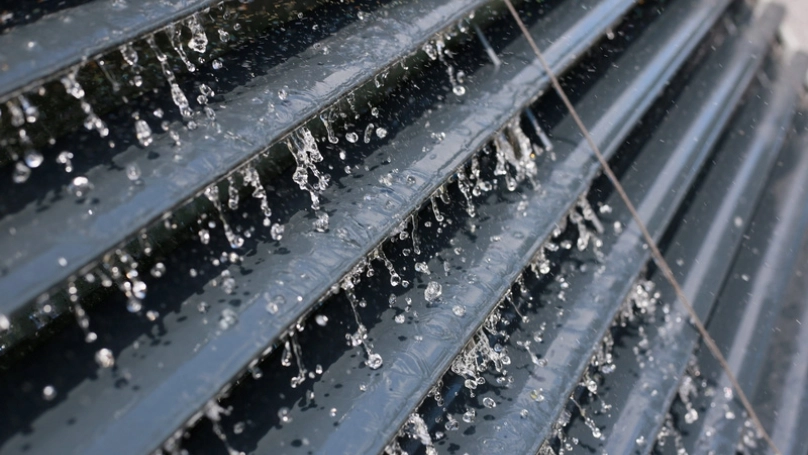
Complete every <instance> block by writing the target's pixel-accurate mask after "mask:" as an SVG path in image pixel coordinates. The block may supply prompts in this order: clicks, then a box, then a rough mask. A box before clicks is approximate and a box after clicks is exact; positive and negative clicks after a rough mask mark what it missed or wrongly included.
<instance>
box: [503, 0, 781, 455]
mask: <svg viewBox="0 0 808 455" xmlns="http://www.w3.org/2000/svg"><path fill="white" fill-rule="evenodd" d="M504 1H505V4H506V5H507V6H508V9H509V10H510V11H511V15H513V18H514V19H515V20H516V23H517V24H518V25H519V28H520V29H521V30H522V34H524V35H525V38H526V39H527V41H528V43H530V47H532V48H533V52H534V53H535V54H536V57H537V58H538V59H539V62H540V63H541V66H542V67H543V68H544V71H545V72H546V73H547V75H548V76H549V77H550V82H551V83H552V85H553V88H554V89H555V91H556V93H557V94H558V96H559V97H560V98H561V101H563V102H564V105H565V106H566V107H567V110H568V111H569V113H570V115H571V116H572V119H573V120H574V121H575V123H576V124H577V125H578V129H580V130H581V133H582V134H583V135H584V138H586V142H587V143H588V144H589V147H590V148H591V149H592V151H593V152H594V153H595V156H596V157H597V159H598V161H599V162H600V165H601V167H602V168H603V171H604V172H605V173H606V176H607V177H608V178H609V180H610V181H611V182H612V185H614V188H615V190H616V191H617V193H618V195H620V199H622V200H623V202H624V203H625V204H626V207H627V208H628V211H629V212H630V213H631V217H632V218H633V219H634V222H635V223H637V226H639V228H640V232H642V235H643V237H644V238H645V242H646V243H647V244H648V246H649V247H650V248H651V255H652V256H653V257H654V261H655V262H656V264H657V266H658V267H659V269H660V270H661V271H662V274H663V275H664V276H665V278H666V279H667V280H668V281H669V282H670V284H671V286H673V289H674V291H675V292H676V295H677V296H678V297H679V301H680V302H682V306H683V307H684V308H685V310H687V312H688V313H689V315H690V322H691V323H692V324H693V325H694V326H695V327H696V330H698V332H699V334H700V335H701V338H702V339H703V341H704V344H706V345H707V348H708V349H709V350H710V353H712V355H713V357H715V359H716V360H717V361H718V363H719V364H720V365H721V368H722V369H723V370H724V373H725V374H726V375H727V378H728V379H729V381H730V383H731V384H732V387H733V388H734V389H735V391H736V392H737V394H738V398H739V399H740V400H741V403H742V404H743V407H744V408H745V409H746V412H747V414H749V417H750V418H751V419H752V422H753V423H754V425H755V427H756V428H757V431H758V434H759V435H761V436H763V439H765V440H766V443H767V444H768V445H769V447H770V448H771V449H772V451H773V452H774V453H775V454H777V455H782V454H781V452H780V450H779V449H778V448H777V446H776V445H775V444H774V441H773V440H772V438H771V436H769V433H768V432H767V431H766V429H765V428H764V427H763V423H762V422H761V421H760V418H758V415H757V413H756V412H755V409H754V408H753V407H752V403H750V402H749V399H748V398H747V397H746V394H745V393H744V391H743V389H742V388H741V385H740V384H739V383H738V380H737V379H736V378H735V375H734V374H732V371H731V370H730V366H729V363H727V360H726V359H725V358H724V355H723V354H721V350H720V349H719V348H718V345H717V344H716V343H715V340H713V337H711V336H710V334H709V333H708V332H707V329H706V328H705V327H704V323H703V322H701V319H700V318H699V316H698V314H696V311H695V310H694V309H693V305H691V304H690V300H689V299H688V298H687V297H686V296H685V293H684V291H683V290H682V287H681V286H680V285H679V282H678V281H677V280H676V277H675V276H674V275H673V271H672V270H671V268H670V266H669V265H668V263H667V262H666V261H665V258H663V257H662V253H661V252H660V251H659V247H657V244H656V242H654V239H653V238H652V237H651V233H650V232H648V229H647V228H646V227H645V223H643V221H642V219H641V218H640V215H639V213H637V209H636V208H635V207H634V204H632V203H631V200H630V199H629V197H628V194H626V191H625V190H624V189H623V186H622V185H621V184H620V181H619V180H618V179H617V176H615V174H614V172H613V171H612V168H611V167H610V166H609V163H608V162H607V161H606V158H604V157H603V154H602V153H601V152H600V148H599V147H598V145H597V144H596V143H595V141H594V140H593V139H592V136H591V135H590V134H589V130H588V129H587V128H586V126H585V125H584V123H583V121H581V118H580V117H579V116H578V113H577V112H576V111H575V108H574V107H573V106H572V103H571V102H570V100H569V98H567V94H566V93H565V92H564V89H563V88H562V87H561V84H560V83H559V82H558V78H557V77H556V75H555V73H553V70H552V69H551V68H550V65H548V64H547V60H545V59H544V55H543V54H542V53H541V51H540V50H539V47H538V46H536V42H535V41H533V37H532V36H530V32H528V30H527V27H525V24H524V22H522V19H521V18H520V17H519V13H517V12H516V8H514V7H513V4H512V3H511V0H504Z"/></svg>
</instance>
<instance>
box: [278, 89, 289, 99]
mask: <svg viewBox="0 0 808 455" xmlns="http://www.w3.org/2000/svg"><path fill="white" fill-rule="evenodd" d="M278 98H279V99H280V100H281V101H285V100H286V99H287V98H289V92H287V91H286V89H283V88H282V89H280V90H278Z"/></svg>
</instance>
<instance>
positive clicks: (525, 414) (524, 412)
mask: <svg viewBox="0 0 808 455" xmlns="http://www.w3.org/2000/svg"><path fill="white" fill-rule="evenodd" d="M528 414H530V413H529V412H528V411H527V409H522V410H521V411H519V416H521V417H522V418H523V419H527V416H528Z"/></svg>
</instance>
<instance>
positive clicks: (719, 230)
mask: <svg viewBox="0 0 808 455" xmlns="http://www.w3.org/2000/svg"><path fill="white" fill-rule="evenodd" d="M792 69H793V70H795V71H797V70H798V69H797V68H792ZM803 72H804V68H803ZM783 79H785V80H786V81H787V82H784V81H783ZM783 79H780V80H779V81H778V86H777V88H776V93H775V94H774V96H773V97H772V98H767V97H765V96H763V97H762V98H760V99H752V100H751V101H750V102H749V105H748V106H746V107H745V108H744V110H743V111H742V116H741V119H740V120H741V122H742V123H741V124H742V125H744V126H742V127H741V128H739V129H735V128H732V129H731V130H730V131H731V132H732V133H733V134H731V136H729V138H728V139H727V141H726V142H724V143H723V144H722V146H721V147H720V149H719V151H718V154H717V156H716V158H715V162H714V164H713V166H712V167H711V169H710V171H709V172H708V173H707V174H706V176H705V178H704V180H703V181H704V182H705V183H704V184H703V186H702V187H700V188H699V191H698V193H696V195H695V196H694V199H693V201H692V203H691V204H690V207H691V209H689V210H688V212H687V213H686V214H685V215H684V218H683V220H682V224H681V226H683V228H682V229H681V230H679V231H677V232H676V233H675V234H674V236H673V237H672V239H671V241H670V246H669V247H668V249H667V250H666V252H665V257H666V260H667V261H668V262H669V263H670V264H671V267H673V269H674V273H676V274H677V278H678V279H679V280H680V283H681V284H682V286H683V289H684V292H685V293H686V295H687V296H688V298H689V299H690V301H691V302H693V305H694V307H695V309H696V311H697V313H698V314H699V316H700V317H701V318H706V316H707V314H708V313H709V311H710V308H711V307H712V305H713V302H714V301H715V295H716V294H717V293H718V291H719V289H720V286H721V283H722V282H723V280H724V277H725V276H726V273H727V271H728V269H729V267H730V263H731V259H732V257H733V256H734V254H735V250H736V248H737V245H738V244H739V243H740V240H741V236H742V235H743V229H742V227H743V226H744V225H745V224H746V223H748V220H749V219H750V217H751V215H752V211H753V209H754V206H755V204H756V201H757V200H758V195H759V194H760V191H761V190H762V188H763V185H764V184H765V179H762V178H760V177H761V175H767V174H768V173H769V170H770V169H771V167H772V165H773V163H774V161H775V159H776V156H777V152H778V150H779V149H780V146H781V144H782V142H783V140H784V136H785V134H784V131H783V130H782V129H781V128H780V126H782V125H783V123H781V124H780V125H778V126H777V127H763V128H761V129H760V130H753V129H751V128H750V126H752V125H756V124H757V123H758V122H757V121H756V120H757V119H761V123H762V122H764V121H766V120H768V121H777V120H780V121H783V120H784V119H785V120H787V118H788V117H787V116H786V117H783V115H782V114H783V112H784V111H785V112H788V111H789V110H790V109H792V108H793V100H794V98H795V92H794V86H793V83H792V82H793V79H791V77H789V76H786V77H784V78H783ZM761 110H762V112H760V111H761ZM756 111H757V112H760V114H758V113H757V112H756ZM772 114H774V115H772ZM739 131H742V132H743V133H741V132H739ZM746 131H755V136H753V137H752V139H751V140H750V138H749V137H748V136H747V135H746V133H745V132H746ZM652 280H653V281H654V282H655V283H656V284H657V288H658V289H659V292H660V294H661V297H660V301H662V302H665V303H670V306H671V311H670V314H669V315H666V316H665V317H664V318H663V317H660V320H661V322H660V324H661V325H660V326H657V325H646V326H645V337H646V338H647V340H648V341H647V345H648V347H647V349H644V351H643V354H642V358H643V359H644V360H643V363H644V365H642V364H638V363H637V362H638V360H637V358H636V357H635V354H634V353H633V352H632V347H633V345H632V346H622V345H618V346H616V347H615V352H614V356H615V357H616V358H617V360H616V362H615V367H616V368H615V373H613V374H612V375H611V377H607V380H606V381H607V382H606V383H604V385H603V386H601V387H600V388H599V391H598V395H599V399H602V400H603V401H604V402H606V403H609V404H610V405H611V406H613V410H612V411H607V412H603V413H601V414H599V415H596V416H593V419H594V421H595V423H596V424H597V425H598V426H599V427H600V428H601V429H602V431H603V433H604V435H605V440H603V441H602V442H600V443H593V444H595V445H596V446H600V447H601V448H602V449H603V450H606V451H609V452H610V453H611V452H614V453H629V452H631V451H639V452H641V453H648V452H649V451H650V450H651V448H652V446H653V444H652V442H653V439H654V436H655V435H656V433H657V431H658V430H659V427H660V426H661V424H662V422H663V420H664V416H665V412H666V410H667V409H668V406H669V404H670V402H671V400H672V399H673V396H674V394H675V392H676V389H677V385H678V383H679V380H680V378H681V377H682V375H683V374H684V369H685V367H686V365H687V361H688V359H689V357H690V354H691V352H692V350H693V347H694V345H695V343H696V341H697V335H696V332H695V330H694V329H693V328H692V327H690V326H689V324H688V323H687V320H688V318H687V316H686V314H685V313H684V310H683V309H681V307H680V306H679V304H678V303H673V302H675V294H674V293H673V292H672V290H671V288H670V287H669V286H668V285H667V284H666V283H665V282H663V279H662V278H661V277H660V276H659V274H658V273H655V274H654V275H653V276H652ZM644 343H645V342H644ZM638 391H645V393H637V392H638ZM577 428H578V431H577V433H572V432H571V434H573V435H574V436H577V435H581V439H582V441H584V442H587V443H588V442H589V441H588V439H585V438H586V437H587V431H588V429H587V430H584V425H581V424H579V425H577ZM588 438H589V439H591V434H590V435H588Z"/></svg>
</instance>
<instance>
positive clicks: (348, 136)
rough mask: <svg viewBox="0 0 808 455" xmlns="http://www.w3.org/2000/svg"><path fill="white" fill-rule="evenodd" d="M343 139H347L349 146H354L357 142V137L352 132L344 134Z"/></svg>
mask: <svg viewBox="0 0 808 455" xmlns="http://www.w3.org/2000/svg"><path fill="white" fill-rule="evenodd" d="M345 139H347V140H348V142H350V143H351V144H355V143H356V141H358V140H359V135H358V134H356V133H354V132H350V133H346V134H345Z"/></svg>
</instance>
